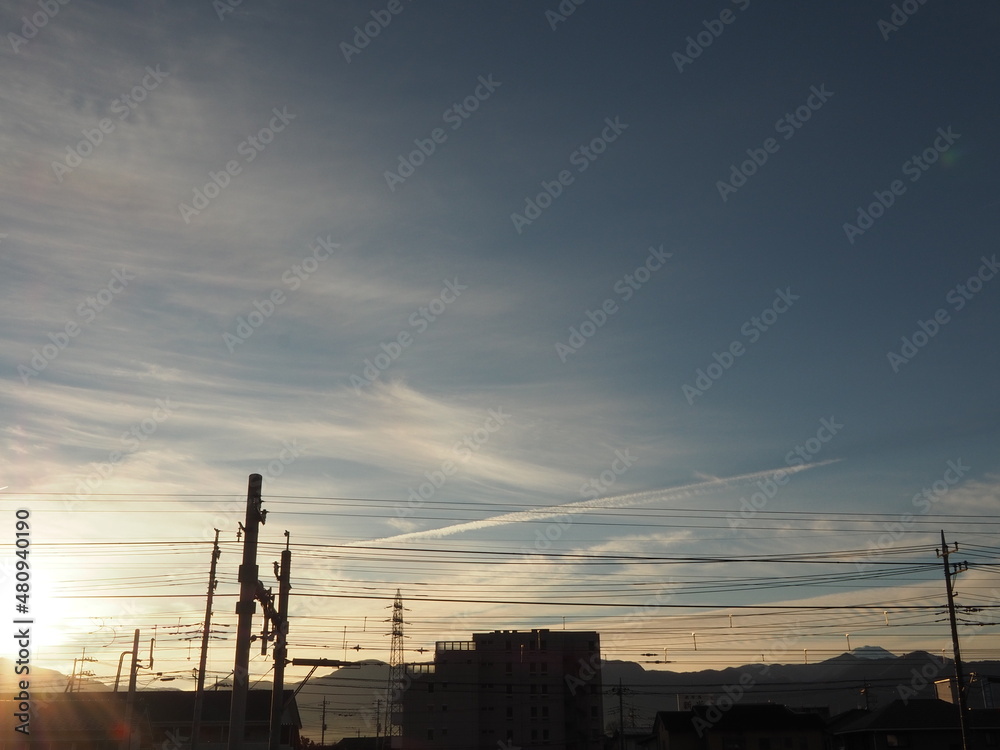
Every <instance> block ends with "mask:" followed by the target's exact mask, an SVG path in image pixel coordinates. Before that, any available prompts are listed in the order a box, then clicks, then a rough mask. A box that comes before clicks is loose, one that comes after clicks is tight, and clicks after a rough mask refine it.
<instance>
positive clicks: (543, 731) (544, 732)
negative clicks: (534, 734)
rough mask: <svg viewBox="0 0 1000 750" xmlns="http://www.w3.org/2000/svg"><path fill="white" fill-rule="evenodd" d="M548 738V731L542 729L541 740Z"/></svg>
mask: <svg viewBox="0 0 1000 750" xmlns="http://www.w3.org/2000/svg"><path fill="white" fill-rule="evenodd" d="M548 738H549V730H548V729H543V730H542V739H543V740H547V739H548Z"/></svg>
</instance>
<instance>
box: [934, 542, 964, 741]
mask: <svg viewBox="0 0 1000 750" xmlns="http://www.w3.org/2000/svg"><path fill="white" fill-rule="evenodd" d="M957 550H958V544H957V543H956V544H955V547H954V549H950V548H949V547H948V544H947V543H946V542H945V540H944V530H943V529H942V530H941V549H940V550H939V551H938V557H940V558H941V560H942V562H943V563H944V584H945V590H946V591H947V593H948V622H949V623H951V649H952V654H953V656H954V660H955V692H956V693H957V694H958V726H959V729H960V730H961V733H962V750H969V733H968V728H967V727H966V725H965V723H966V718H967V716H966V714H967V705H966V704H967V702H968V701H967V696H966V692H965V677H964V675H963V674H962V651H961V648H960V647H959V642H958V621H957V619H956V617H955V592H954V589H953V588H952V585H951V579H952V576H954V575H956V574H958V573H961V572H962V571H963V570H968V569H969V564H968V563H965V562H961V563H954V564H950V563H949V562H948V555H950V554H951V553H952V552H955V551H957Z"/></svg>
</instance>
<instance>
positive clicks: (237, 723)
mask: <svg viewBox="0 0 1000 750" xmlns="http://www.w3.org/2000/svg"><path fill="white" fill-rule="evenodd" d="M262 482H263V477H261V475H260V474H251V475H250V479H249V482H248V484H247V512H246V522H245V523H243V524H242V525H241V526H240V528H241V529H242V530H243V533H244V534H245V536H244V539H243V562H242V564H241V565H240V574H239V580H240V600H239V601H238V602H237V603H236V614H237V615H238V621H237V625H236V662H235V666H234V667H233V696H232V703H231V705H230V710H229V743H228V750H242V748H243V735H244V732H245V730H246V718H247V717H246V713H247V692H248V691H249V689H250V636H251V633H250V630H251V628H252V626H253V615H254V612H256V611H257V605H256V603H255V594H256V592H257V587H258V585H259V581H258V572H257V538H258V531H259V526H260V525H261V524H263V523H264V520H265V517H266V516H267V511H265V510H261V507H260V506H261V499H260V487H261V483H262Z"/></svg>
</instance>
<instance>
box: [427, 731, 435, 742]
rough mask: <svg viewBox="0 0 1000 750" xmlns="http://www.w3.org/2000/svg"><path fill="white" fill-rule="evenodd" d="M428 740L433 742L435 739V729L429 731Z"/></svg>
mask: <svg viewBox="0 0 1000 750" xmlns="http://www.w3.org/2000/svg"><path fill="white" fill-rule="evenodd" d="M427 739H429V740H433V739H434V730H433V729H428V730H427Z"/></svg>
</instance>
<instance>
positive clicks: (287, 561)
mask: <svg viewBox="0 0 1000 750" xmlns="http://www.w3.org/2000/svg"><path fill="white" fill-rule="evenodd" d="M288 544H289V536H288V532H287V531H286V532H285V549H283V550H282V551H281V568H280V569H279V570H278V610H277V612H275V613H273V617H274V634H275V637H274V686H273V687H272V688H271V734H270V737H269V741H268V750H278V745H279V744H281V715H282V714H283V713H284V708H285V702H284V693H285V663H286V662H287V657H288V594H289V592H290V591H291V590H292V585H291V574H292V552H291V550H289V548H288Z"/></svg>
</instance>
